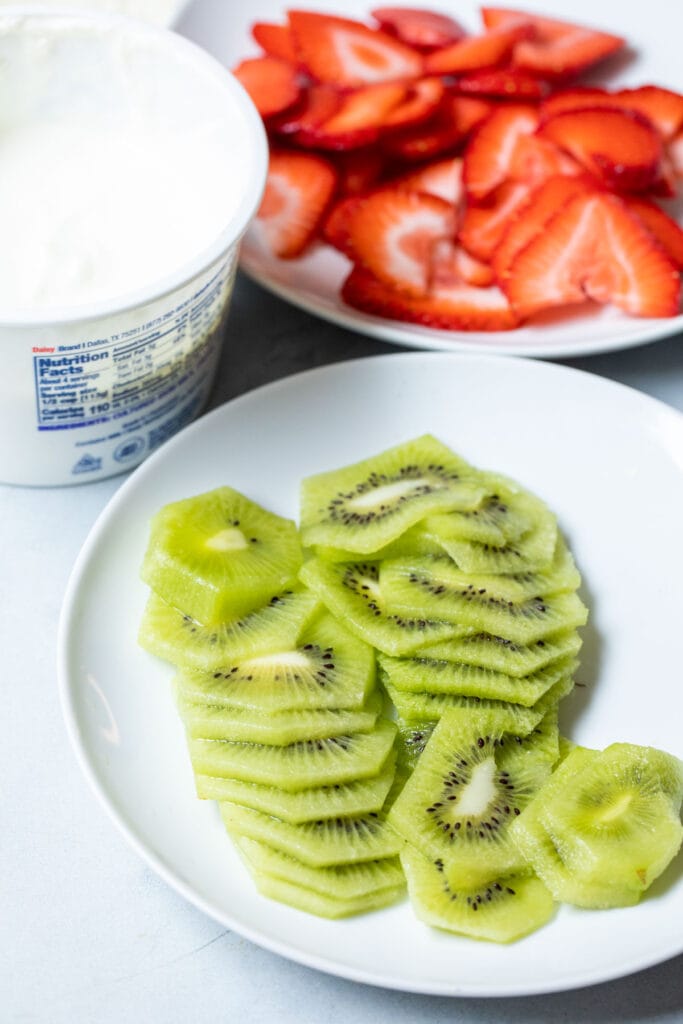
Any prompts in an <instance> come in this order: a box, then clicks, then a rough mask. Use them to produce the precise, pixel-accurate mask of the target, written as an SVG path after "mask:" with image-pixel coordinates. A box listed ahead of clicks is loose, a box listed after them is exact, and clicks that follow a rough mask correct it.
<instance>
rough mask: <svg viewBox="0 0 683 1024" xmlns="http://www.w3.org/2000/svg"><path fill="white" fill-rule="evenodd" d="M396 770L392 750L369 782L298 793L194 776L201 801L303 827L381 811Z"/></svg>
mask: <svg viewBox="0 0 683 1024" xmlns="http://www.w3.org/2000/svg"><path fill="white" fill-rule="evenodd" d="M395 767H396V754H395V752H394V751H390V752H389V756H388V757H387V759H386V761H385V762H384V764H383V765H382V767H381V769H380V771H379V773H378V774H377V775H373V776H372V777H371V778H369V779H358V780H356V781H355V782H347V783H344V784H343V785H340V784H339V783H337V784H336V785H334V786H314V787H311V788H310V789H300V790H298V791H297V792H295V793H290V792H288V791H287V790H285V789H281V788H280V787H279V786H262V785H259V784H258V783H255V782H241V781H240V780H239V779H219V778H217V777H216V776H214V775H200V774H197V775H195V785H196V787H197V796H199V797H200V799H202V800H218V801H219V802H222V801H228V802H230V803H233V804H240V806H242V807H252V808H253V809H254V810H256V811H262V812H263V814H268V815H272V816H273V817H274V818H282V820H283V821H288V822H290V823H291V824H292V825H300V824H301V823H302V822H305V821H317V820H318V819H320V818H325V817H340V818H341V817H354V816H358V815H363V814H369V813H370V812H372V811H375V812H377V811H379V810H381V808H382V807H383V805H384V802H385V800H386V798H387V796H388V794H389V790H390V789H391V786H392V783H393V781H394V774H395Z"/></svg>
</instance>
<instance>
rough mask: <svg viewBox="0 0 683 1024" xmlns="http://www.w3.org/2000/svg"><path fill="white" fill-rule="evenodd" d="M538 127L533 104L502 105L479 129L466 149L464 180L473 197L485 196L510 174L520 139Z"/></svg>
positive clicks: (480, 197)
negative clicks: (529, 105)
mask: <svg viewBox="0 0 683 1024" xmlns="http://www.w3.org/2000/svg"><path fill="white" fill-rule="evenodd" d="M537 127H538V114H537V112H536V110H535V109H534V108H533V107H528V106H521V105H516V104H511V105H510V106H506V107H499V108H498V109H497V110H495V111H494V112H493V114H491V116H490V117H489V118H488V119H487V120H486V121H484V123H483V124H482V125H481V126H480V127H479V128H478V129H477V132H476V134H475V135H474V137H473V139H472V140H471V141H470V143H469V145H468V147H467V150H466V152H465V165H464V171H463V175H464V180H465V188H466V189H467V192H468V194H469V195H470V196H472V197H473V198H475V199H483V198H484V197H485V196H487V195H488V194H489V192H492V191H493V189H494V188H496V187H497V186H498V185H500V184H501V183H502V182H503V181H505V179H506V178H507V177H508V173H509V169H510V164H511V162H512V159H513V156H514V153H515V149H516V146H517V143H518V140H519V139H520V137H521V136H523V135H531V134H533V132H535V131H536V128H537Z"/></svg>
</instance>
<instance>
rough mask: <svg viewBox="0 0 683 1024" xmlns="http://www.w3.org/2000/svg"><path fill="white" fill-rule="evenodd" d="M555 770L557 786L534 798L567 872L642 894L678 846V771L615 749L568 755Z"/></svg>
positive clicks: (682, 772) (682, 835) (662, 759)
mask: <svg viewBox="0 0 683 1024" xmlns="http://www.w3.org/2000/svg"><path fill="white" fill-rule="evenodd" d="M560 767H561V771H562V775H561V776H560V781H558V780H557V779H553V780H552V782H553V785H552V786H550V787H549V790H547V789H546V790H545V791H543V790H542V791H541V792H539V794H538V795H537V799H536V806H537V807H538V813H539V818H540V820H541V821H542V822H543V825H544V827H545V829H546V831H547V832H548V834H549V835H550V836H551V838H552V839H553V840H554V842H555V843H556V845H557V846H558V848H560V849H562V851H563V854H564V857H565V861H566V863H567V865H568V866H569V867H570V869H571V870H572V871H573V873H574V874H576V875H578V876H579V877H580V878H581V879H582V880H585V881H586V882H587V883H588V884H589V885H592V886H599V885H601V884H603V883H607V884H609V885H610V886H614V885H618V886H623V887H624V888H626V889H634V890H636V891H638V892H643V891H645V889H647V888H648V887H649V886H650V885H651V884H652V882H653V881H654V880H655V878H658V877H659V875H660V874H661V873H662V872H663V871H664V870H665V868H666V867H667V866H668V865H669V863H670V862H671V860H672V859H673V857H675V855H676V854H677V853H678V850H679V849H680V846H681V842H682V841H683V826H681V822H680V808H681V799H680V787H681V780H683V764H682V763H681V762H680V761H678V760H677V759H676V758H674V757H672V756H671V755H668V754H664V752H663V751H658V750H654V749H652V748H649V747H639V746H636V745H635V744H628V743H617V744H613V745H612V746H610V747H608V748H607V749H606V750H604V751H599V752H595V753H594V754H593V756H592V757H591V758H586V756H585V754H583V753H582V752H579V753H577V750H573V751H572V752H571V753H570V754H569V755H568V756H567V757H566V758H565V760H564V761H563V762H562V765H561V766H560ZM563 779H565V780H567V781H566V782H565V783H564V784H562V780H563ZM672 792H673V793H674V799H672Z"/></svg>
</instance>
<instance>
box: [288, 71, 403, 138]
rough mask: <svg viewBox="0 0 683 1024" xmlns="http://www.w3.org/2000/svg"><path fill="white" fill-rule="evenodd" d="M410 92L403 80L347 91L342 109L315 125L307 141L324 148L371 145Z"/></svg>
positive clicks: (341, 104)
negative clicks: (401, 81)
mask: <svg viewBox="0 0 683 1024" xmlns="http://www.w3.org/2000/svg"><path fill="white" fill-rule="evenodd" d="M406 96H407V89H406V86H405V85H402V84H401V83H400V82H380V83H379V84H378V85H366V86H363V87H362V88H360V89H355V90H354V91H353V92H349V93H345V94H343V95H342V98H341V103H340V106H339V109H338V110H336V111H335V113H334V114H333V115H332V117H330V118H328V119H327V120H326V121H323V123H322V124H320V125H318V126H317V127H315V128H311V129H310V131H309V133H308V136H307V141H308V142H309V144H312V145H315V146H316V147H318V148H320V149H336V150H348V149H357V148H358V147H359V146H367V145H369V144H370V143H372V142H374V141H375V140H376V139H377V138H378V136H379V134H380V131H381V130H382V129H383V128H384V127H385V124H386V121H387V119H388V118H390V116H391V114H392V112H393V111H394V110H396V109H398V108H399V107H400V106H401V104H403V103H404V102H405V99H406Z"/></svg>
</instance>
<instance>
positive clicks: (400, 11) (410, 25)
mask: <svg viewBox="0 0 683 1024" xmlns="http://www.w3.org/2000/svg"><path fill="white" fill-rule="evenodd" d="M370 13H371V14H372V16H373V18H374V19H375V21H377V22H379V26H380V28H381V29H383V31H384V32H388V33H389V34H390V35H393V36H396V37H397V38H398V39H400V40H401V42H403V43H406V44H407V45H408V46H412V47H414V48H415V49H416V50H422V51H428V50H438V49H439V48H440V47H443V46H450V45H451V44H452V43H457V42H458V41H459V40H460V39H462V38H463V36H465V35H466V33H465V30H464V28H463V27H462V25H459V24H458V22H457V21H454V20H453V18H449V17H448V16H447V15H445V14H437V13H436V12H435V11H426V10H423V9H422V8H413V7H376V8H375V9H374V11H371V12H370Z"/></svg>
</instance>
